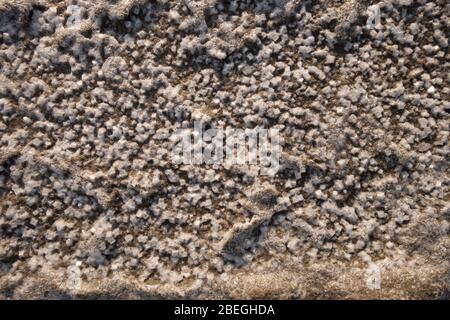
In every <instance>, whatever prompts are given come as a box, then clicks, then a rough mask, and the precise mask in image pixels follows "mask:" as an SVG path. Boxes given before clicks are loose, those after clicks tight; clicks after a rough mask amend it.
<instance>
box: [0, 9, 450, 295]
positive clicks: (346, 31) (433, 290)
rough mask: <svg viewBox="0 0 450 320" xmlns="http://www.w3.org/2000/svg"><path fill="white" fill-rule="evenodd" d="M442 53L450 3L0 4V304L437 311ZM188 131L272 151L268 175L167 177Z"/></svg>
mask: <svg viewBox="0 0 450 320" xmlns="http://www.w3.org/2000/svg"><path fill="white" fill-rule="evenodd" d="M93 3H94V4H93ZM374 15H375V16H374ZM449 34H450V4H449V2H448V1H447V0H433V1H426V0H383V1H373V0H317V1H304V0H203V1H202V0H197V1H194V0H173V1H169V0H102V1H100V0H97V1H90V0H89V1H88V0H0V298H2V299H8V298H14V299H21V298H39V299H42V298H92V297H113V298H179V297H183V298H294V299H302V298H344V299H345V298H406V299H413V298H433V299H439V298H448V292H449V291H448V290H449V286H450V267H449V263H450V262H449V261H450V259H449V258H450V238H449V231H450V203H449V200H450V198H449V181H450V180H449V127H450V125H449V124H450V121H449V111H450V100H449V95H450V87H449V82H450V73H449V70H450V68H449V67H450V59H449V58H450V56H449V43H448V42H449V41H448V36H449ZM194 121H203V123H206V124H207V125H208V126H209V127H217V128H224V127H235V128H255V127H257V126H260V127H264V128H275V129H277V130H279V132H280V136H281V137H282V154H281V159H280V166H281V167H280V168H279V171H278V172H277V174H276V175H273V176H264V175H260V174H258V171H257V170H256V171H255V170H244V169H243V168H242V167H240V166H224V165H221V164H218V165H187V164H174V163H173V161H171V159H170V150H171V148H172V144H173V141H172V140H171V134H172V132H173V131H174V130H177V129H180V128H190V127H191V126H192V124H193V122H194Z"/></svg>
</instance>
